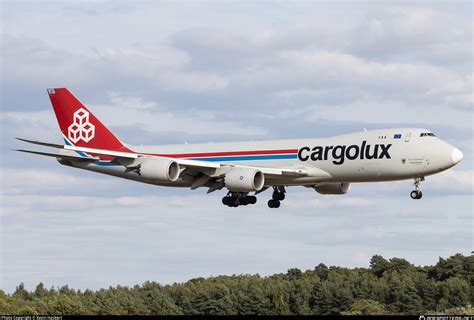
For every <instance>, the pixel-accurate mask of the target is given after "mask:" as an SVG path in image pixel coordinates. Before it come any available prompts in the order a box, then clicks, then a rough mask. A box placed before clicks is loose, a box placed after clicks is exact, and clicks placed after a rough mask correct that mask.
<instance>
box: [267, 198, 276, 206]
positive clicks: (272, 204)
mask: <svg viewBox="0 0 474 320" xmlns="http://www.w3.org/2000/svg"><path fill="white" fill-rule="evenodd" d="M274 203H275V200H273V199H270V200H268V207H269V208H273V206H274Z"/></svg>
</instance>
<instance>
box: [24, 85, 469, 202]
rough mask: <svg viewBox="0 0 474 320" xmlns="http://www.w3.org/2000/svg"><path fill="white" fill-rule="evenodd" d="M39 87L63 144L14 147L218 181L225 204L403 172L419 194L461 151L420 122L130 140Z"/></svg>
mask: <svg viewBox="0 0 474 320" xmlns="http://www.w3.org/2000/svg"><path fill="white" fill-rule="evenodd" d="M47 92H48V95H49V98H50V100H51V103H52V105H53V109H54V112H55V115H56V118H57V121H58V124H59V128H60V130H61V133H62V137H63V139H64V144H56V143H49V142H41V141H36V140H28V139H24V138H17V139H19V140H21V141H24V142H28V143H32V144H35V145H40V146H46V147H52V148H56V149H58V152H42V151H32V150H24V149H20V150H16V151H21V152H27V153H33V154H37V155H42V156H48V157H53V158H56V159H57V161H58V162H59V163H60V164H62V165H66V166H71V167H74V168H79V169H84V170H90V171H94V172H99V173H104V174H108V175H112V176H116V177H121V178H125V179H130V180H135V181H139V182H144V183H148V184H153V185H158V186H166V187H185V188H190V189H192V190H194V189H197V188H200V187H205V188H207V193H210V192H214V191H216V190H221V189H223V188H226V189H227V190H228V193H227V194H226V195H225V196H224V197H223V198H222V203H223V204H224V205H226V206H229V207H238V206H242V205H243V206H245V205H249V204H255V203H256V202H257V197H256V195H258V194H260V193H261V192H263V191H265V190H266V189H268V188H272V189H273V193H272V198H271V199H270V200H269V201H268V207H270V208H278V207H280V204H281V201H283V200H284V199H285V194H286V188H287V187H291V186H304V187H308V188H313V189H314V190H315V191H316V192H318V193H320V194H323V195H342V194H346V193H347V192H348V191H349V189H350V186H351V183H359V182H379V181H395V180H409V179H413V180H414V186H415V190H413V191H411V193H410V196H411V198H412V199H421V197H422V191H421V188H420V184H421V182H422V181H424V180H425V177H426V176H429V175H433V174H436V173H439V172H441V171H444V170H447V169H449V168H451V167H453V166H454V165H456V164H457V163H459V162H460V161H461V160H462V159H463V154H462V152H461V151H460V150H459V149H458V148H456V147H454V146H452V145H450V144H449V143H447V142H445V141H443V140H441V139H439V138H437V137H436V136H435V135H434V134H433V133H432V132H431V131H430V130H426V129H422V128H395V129H381V130H372V131H362V132H356V133H350V134H344V135H338V136H334V137H329V138H319V139H301V140H272V141H247V142H227V143H205V144H180V145H159V146H132V145H128V144H125V143H123V142H121V141H120V140H119V139H118V138H117V137H116V136H115V135H114V134H113V133H112V132H111V131H110V130H109V129H108V128H107V127H106V126H105V125H103V124H102V122H101V121H99V119H97V118H96V117H95V116H94V114H93V113H92V112H90V111H89V109H88V108H87V107H86V106H84V105H83V104H82V103H81V102H80V101H79V100H78V99H77V98H76V97H75V96H74V95H73V94H72V93H71V92H70V91H69V90H68V89H67V88H53V89H47ZM252 193H253V194H252Z"/></svg>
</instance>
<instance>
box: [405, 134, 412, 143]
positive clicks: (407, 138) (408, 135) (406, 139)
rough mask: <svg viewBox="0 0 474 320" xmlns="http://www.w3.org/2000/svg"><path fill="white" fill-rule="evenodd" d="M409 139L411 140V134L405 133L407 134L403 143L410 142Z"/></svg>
mask: <svg viewBox="0 0 474 320" xmlns="http://www.w3.org/2000/svg"><path fill="white" fill-rule="evenodd" d="M410 138H411V132H407V134H406V135H405V142H408V141H410Z"/></svg>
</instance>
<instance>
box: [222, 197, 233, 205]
mask: <svg viewBox="0 0 474 320" xmlns="http://www.w3.org/2000/svg"><path fill="white" fill-rule="evenodd" d="M231 199H232V198H231V197H228V196H225V197H224V198H222V204H223V205H226V206H228V205H229V204H230V202H231V201H230V200H231Z"/></svg>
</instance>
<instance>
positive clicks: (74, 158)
mask: <svg viewBox="0 0 474 320" xmlns="http://www.w3.org/2000/svg"><path fill="white" fill-rule="evenodd" d="M15 151H20V152H26V153H32V154H39V155H41V156H46V157H53V158H60V159H66V160H71V161H86V162H93V161H98V160H100V159H99V158H95V157H90V158H85V157H80V156H74V155H69V154H62V153H50V152H40V151H32V150H23V149H15Z"/></svg>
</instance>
